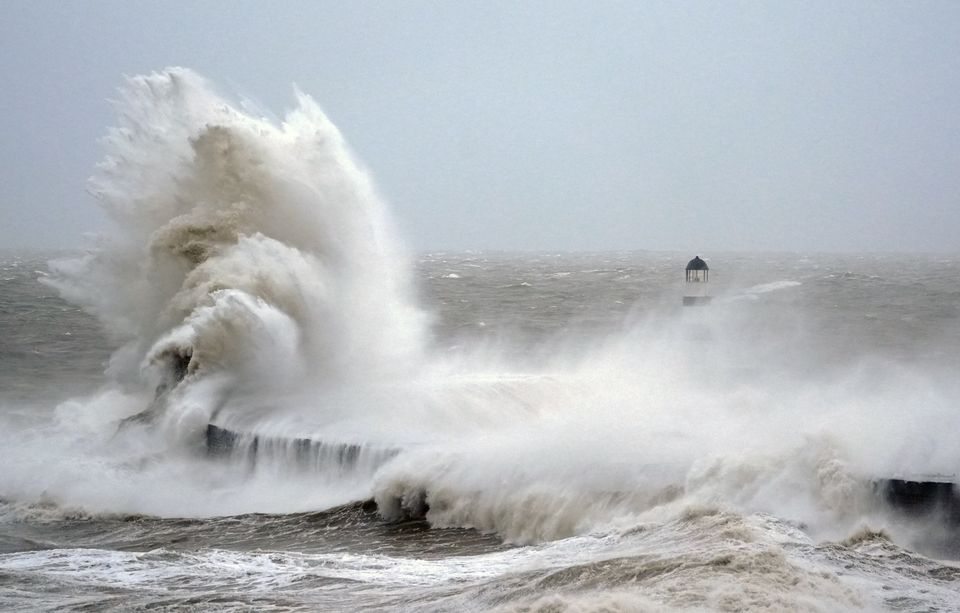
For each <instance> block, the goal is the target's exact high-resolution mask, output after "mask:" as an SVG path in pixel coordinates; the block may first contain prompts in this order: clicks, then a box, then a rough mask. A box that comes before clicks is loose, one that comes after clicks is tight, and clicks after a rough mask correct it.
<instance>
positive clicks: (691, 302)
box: [683, 255, 710, 306]
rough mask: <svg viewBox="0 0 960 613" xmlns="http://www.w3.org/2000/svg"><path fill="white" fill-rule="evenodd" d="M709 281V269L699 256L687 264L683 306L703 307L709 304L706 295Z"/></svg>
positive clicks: (708, 297)
mask: <svg viewBox="0 0 960 613" xmlns="http://www.w3.org/2000/svg"><path fill="white" fill-rule="evenodd" d="M709 279H710V267H709V266H707V263H706V262H704V261H703V260H701V259H700V256H699V255H698V256H697V257H695V258H693V259H692V260H690V261H689V262H687V280H686V283H684V291H683V306H703V305H706V304H710V296H709V295H708V294H707V281H708V280H709Z"/></svg>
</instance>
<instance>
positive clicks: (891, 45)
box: [0, 0, 960, 252]
mask: <svg viewBox="0 0 960 613" xmlns="http://www.w3.org/2000/svg"><path fill="white" fill-rule="evenodd" d="M0 15H2V18H0V77H2V84H3V85H2V88H0V131H2V134H3V146H2V148H0V169H2V170H0V247H2V246H7V247H19V246H77V245H81V244H83V239H82V233H83V232H85V231H91V230H97V229H99V228H100V227H101V226H102V224H103V220H102V218H101V216H100V215H99V213H98V212H96V211H95V209H94V205H93V203H92V199H90V198H89V197H88V196H86V195H85V194H84V191H83V190H84V182H85V178H86V177H87V176H88V175H89V174H90V172H91V170H92V167H93V165H94V164H95V163H96V161H97V160H98V159H99V157H100V151H99V148H98V145H97V142H96V140H97V139H98V138H99V137H100V136H101V135H102V134H103V133H104V130H105V128H106V127H107V126H108V125H111V124H112V122H113V117H112V114H111V110H110V108H109V106H108V105H107V104H106V103H105V99H106V98H108V97H111V96H112V95H113V92H114V90H115V89H116V87H117V86H118V85H119V83H120V79H121V74H123V73H126V74H138V73H144V72H149V71H152V70H157V69H161V68H163V67H165V66H169V65H182V66H187V67H190V68H193V69H195V70H197V71H198V72H200V73H201V74H203V75H205V76H206V77H207V78H209V79H210V80H211V81H213V82H214V83H216V84H218V85H219V87H220V89H221V90H222V91H224V92H225V93H227V94H234V93H238V94H242V95H246V96H249V97H251V98H254V99H256V100H258V101H259V102H260V103H261V104H262V105H264V106H265V107H267V108H269V109H271V110H273V111H275V112H276V113H277V114H280V113H282V111H283V110H284V109H285V108H287V107H289V106H290V105H291V104H292V95H291V92H292V87H291V84H292V83H294V82H296V83H297V84H298V85H299V86H300V87H301V88H302V89H303V90H304V91H305V92H307V93H309V94H311V95H312V96H314V97H315V98H316V99H317V100H318V102H319V103H320V104H321V106H323V108H324V109H325V110H326V111H327V113H328V114H329V115H330V117H331V119H332V120H333V121H334V122H335V123H336V124H337V125H338V126H339V127H340V129H341V130H342V131H343V132H344V134H345V136H346V137H347V139H348V141H349V142H350V143H351V144H352V146H353V149H354V150H355V151H356V152H357V154H358V156H359V157H360V159H361V160H362V161H363V162H364V163H365V164H366V165H367V166H368V167H369V168H370V169H371V171H372V173H373V175H374V177H375V179H376V181H377V183H378V185H379V186H380V191H381V192H382V193H383V194H384V195H385V197H386V198H387V200H388V201H389V202H390V204H391V207H392V210H393V211H394V215H395V217H396V219H397V220H398V222H399V224H400V226H401V228H402V231H403V234H404V235H405V238H406V240H407V242H408V243H409V244H411V245H412V246H414V247H415V248H418V249H437V248H493V249H504V248H506V249H681V250H686V251H691V252H693V251H698V252H708V251H710V250H718V249H731V250H752V249H777V250H780V249H784V250H824V251H837V250H840V251H856V250H869V251H956V250H958V249H960V239H958V234H960V115H958V112H960V2H913V3H908V2H863V3H861V2H835V1H830V2H822V3H818V2H776V3H775V2H759V1H757V2H748V3H735V2H712V3H705V2H669V3H667V2H623V3H620V2H565V1H559V0H558V1H553V2H543V3H540V2H536V3H535V2H469V3H467V2H377V3H374V2H359V3H358V2H343V3H327V2H303V3H299V2H275V3H266V2H211V1H199V2H195V1H184V2H179V1H177V2H174V1H168V2H130V1H129V0H124V1H122V2H107V1H98V2H34V1H31V2H27V1H10V2H6V3H4V4H3V5H2V6H0Z"/></svg>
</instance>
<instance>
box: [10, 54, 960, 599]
mask: <svg viewBox="0 0 960 613" xmlns="http://www.w3.org/2000/svg"><path fill="white" fill-rule="evenodd" d="M116 104H117V106H118V117H119V119H118V126H117V127H115V128H113V129H111V130H110V131H109V132H108V136H107V138H106V140H105V148H106V155H105V159H104V162H103V163H102V164H101V165H100V166H99V167H98V169H97V171H96V174H95V176H94V179H93V180H92V183H91V189H92V191H93V192H94V193H95V194H96V195H97V197H98V198H99V200H100V203H101V205H102V207H103V208H104V210H105V211H106V212H107V214H108V216H109V217H110V219H111V223H112V225H111V228H110V229H109V230H108V231H107V232H106V233H105V234H104V236H103V237H102V238H101V239H100V241H99V242H98V243H97V244H96V245H93V246H92V247H91V249H90V250H89V251H87V252H83V253H74V252H52V253H47V252H10V251H6V252H0V361H2V363H0V608H2V609H3V610H44V609H57V610H102V609H105V608H115V609H120V610H142V609H155V608H159V609H164V608H169V609H184V610H204V611H206V610H278V611H285V610H304V611H315V610H331V611H339V610H359V609H369V610H409V611H438V610H439V611H463V610H473V611H488V610H496V611H593V610H600V611H621V610H622V611H662V610H693V611H735V610H769V611H783V610H804V611H845V610H868V611H882V610H892V611H950V610H960V562H957V560H960V541H958V540H957V538H956V532H957V531H956V527H955V526H953V525H952V524H951V523H950V522H949V521H947V520H946V519H945V518H942V517H938V516H936V515H927V514H919V515H918V514H906V513H903V512H902V511H901V510H898V509H896V508H892V507H890V506H889V505H888V504H886V503H885V502H884V500H883V499H882V497H881V496H880V495H879V494H878V493H877V491H876V487H875V484H876V482H877V480H878V479H884V478H890V477H901V478H903V477H907V478H908V477H910V476H917V475H931V474H937V475H948V476H949V475H956V474H957V473H958V471H960V445H958V444H957V441H956V436H955V433H956V432H958V431H960V428H958V426H960V411H958V410H957V408H958V399H960V381H958V379H957V376H956V375H957V373H958V372H960V369H958V367H960V356H958V351H957V349H958V348H960V318H958V313H960V307H958V304H960V302H958V299H960V289H958V286H957V279H958V278H960V274H958V273H960V256H957V255H885V254H866V255H858V254H847V255H837V254H812V253H810V254H803V253H769V254H763V253H752V254H741V253H708V254H701V255H702V256H704V257H705V258H706V259H707V261H708V262H709V264H710V267H711V279H710V283H709V284H708V285H709V288H710V293H711V295H712V296H713V300H712V303H711V304H710V305H709V306H706V307H682V306H681V299H682V296H683V295H684V293H685V291H686V289H685V287H684V281H683V267H684V264H685V263H686V261H687V260H689V259H690V258H691V257H693V255H694V254H693V253H664V252H649V251H642V250H637V251H630V252H602V253H493V252H443V253H441V252H434V253H423V254H416V253H413V252H411V251H409V250H406V249H405V248H404V246H403V245H402V243H401V242H400V241H399V240H398V239H397V237H396V234H395V232H394V231H393V229H392V222H391V220H390V212H389V210H388V209H387V207H386V206H385V205H384V204H383V201H382V200H381V199H380V198H379V196H378V195H377V193H376V190H375V188H374V185H373V181H372V179H371V178H370V176H369V175H368V174H367V173H366V171H365V170H364V169H363V168H362V166H360V165H359V164H358V163H357V162H356V161H355V160H354V159H353V157H352V155H351V154H350V152H349V150H348V148H347V147H346V145H345V142H344V140H343V138H342V137H341V135H340V134H339V132H338V131H337V130H336V128H335V127H334V126H333V125H332V124H331V123H330V122H329V120H327V119H326V117H325V116H324V115H323V114H322V112H321V111H320V110H319V108H318V107H317V105H316V104H315V103H314V102H313V101H312V100H311V99H310V98H309V97H307V96H305V95H303V94H298V98H297V107H296V109H295V110H294V111H292V112H291V113H289V114H288V115H287V117H286V118H285V119H284V120H283V121H282V122H279V123H274V122H270V121H268V120H265V119H262V118H260V117H258V116H257V114H255V113H251V112H248V111H247V110H245V109H244V108H243V107H242V105H235V104H231V103H230V102H229V101H228V100H225V99H223V98H221V97H220V96H218V95H217V94H215V93H214V92H213V90H212V89H211V88H210V86H209V85H208V84H207V83H206V82H205V81H204V80H203V79H202V78H200V77H198V76H197V75H195V74H194V73H192V72H190V71H188V70H183V69H171V70H167V71H164V72H161V73H157V74H153V75H149V76H145V77H135V78H132V79H130V80H129V81H128V82H126V83H125V84H124V86H123V88H122V89H121V91H120V94H119V96H118V102H117V103H116ZM638 247H642V245H639V246H638ZM209 424H214V425H215V426H217V427H219V428H224V429H227V430H229V431H231V432H235V433H237V437H236V439H235V440H234V441H233V444H232V446H231V447H230V449H228V450H226V451H224V452H222V453H218V454H211V453H209V451H208V449H207V445H206V439H205V433H206V432H207V427H208V425H209Z"/></svg>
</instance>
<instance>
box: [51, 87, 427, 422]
mask: <svg viewBox="0 0 960 613" xmlns="http://www.w3.org/2000/svg"><path fill="white" fill-rule="evenodd" d="M296 101H297V106H296V108H295V109H294V110H292V111H291V112H290V113H288V115H287V116H286V117H285V119H284V121H283V122H282V123H280V124H279V125H277V124H275V123H273V122H270V121H268V120H265V119H262V118H259V117H254V116H251V115H249V114H246V113H245V112H243V111H242V110H240V109H239V108H237V107H236V106H234V105H232V104H231V103H230V102H228V101H227V100H225V99H223V98H221V97H220V96H218V95H217V94H216V93H214V92H213V91H212V89H211V87H210V86H209V85H208V84H207V83H206V82H205V80H204V79H202V78H201V77H199V76H198V75H196V74H195V73H193V72H191V71H190V70H187V69H182V68H170V69H167V70H164V71H162V72H160V73H154V74H151V75H149V76H140V77H133V78H130V79H128V80H127V81H126V83H125V84H124V86H123V87H122V88H121V89H120V92H119V97H118V99H117V100H116V102H115V106H116V110H117V114H118V117H119V124H118V125H117V127H115V128H112V129H111V130H110V131H109V133H108V135H107V136H106V138H105V139H104V145H105V147H106V158H105V160H104V161H103V162H102V163H101V164H100V165H99V167H98V170H97V173H96V175H95V176H94V177H93V178H92V179H91V191H92V193H93V194H94V195H95V196H96V197H97V199H98V200H99V202H100V205H101V207H102V208H103V210H104V211H105V212H106V214H107V216H108V217H109V219H110V222H111V228H110V229H109V230H108V231H107V233H106V234H105V235H104V236H102V237H101V239H100V241H99V243H98V245H97V248H96V249H95V250H94V251H93V252H91V253H90V254H88V255H87V256H86V257H84V258H82V259H80V260H69V261H61V262H56V263H54V264H53V265H52V269H53V272H54V275H53V276H52V277H51V279H50V283H52V284H53V285H55V286H56V287H57V288H58V289H59V290H60V291H61V293H62V294H63V295H64V296H65V297H66V298H68V299H69V300H71V301H73V302H76V303H78V304H81V305H83V306H84V307H85V308H87V309H88V310H89V311H90V312H91V313H93V314H95V315H96V316H97V317H98V318H99V320H100V321H101V323H102V324H103V326H104V328H105V329H106V330H107V331H108V333H110V334H111V335H112V336H113V338H114V339H115V342H117V343H119V344H120V345H121V348H120V349H118V350H117V351H116V353H115V354H114V356H113V358H112V359H111V364H110V368H109V374H110V375H111V377H112V378H113V379H114V380H115V381H118V382H120V383H122V384H124V385H127V386H133V387H137V386H144V385H145V386H156V385H158V384H160V383H162V380H163V379H164V377H167V378H169V377H170V372H171V371H177V370H182V371H183V372H180V373H176V374H175V375H174V378H179V376H180V375H182V376H184V377H185V378H186V382H187V383H188V384H193V383H194V382H197V381H201V380H204V381H206V383H205V387H206V388H208V389H206V390H205V391H204V394H202V395H204V396H207V397H206V398H203V399H201V398H198V397H197V396H198V395H197V394H194V395H193V397H192V398H190V399H189V400H190V401H189V402H188V401H187V400H188V398H187V396H190V393H189V392H187V391H180V392H179V393H178V397H177V398H176V400H178V402H166V403H164V405H165V406H166V407H167V409H168V410H172V411H173V412H174V413H176V412H177V411H191V412H195V413H198V415H197V416H196V419H192V420H190V421H191V423H192V424H193V425H199V424H201V423H202V422H203V421H204V419H205V418H208V417H209V415H210V413H211V412H212V410H214V407H215V406H216V404H217V403H218V402H221V401H222V399H223V397H224V396H225V395H226V394H228V393H231V392H232V391H234V392H235V391H236V390H237V389H238V388H241V389H242V391H243V392H244V393H261V394H264V395H269V393H270V392H271V391H276V390H281V389H282V390H289V389H290V387H291V386H295V385H297V384H298V383H300V382H303V381H309V382H310V384H311V385H313V386H322V385H324V384H328V385H342V384H344V383H345V382H348V381H350V380H357V379H360V380H363V379H366V378H374V379H377V380H380V379H384V378H389V377H392V376H398V375H399V374H400V373H404V372H408V371H409V369H410V368H415V364H416V363H417V362H418V360H419V357H420V352H421V342H422V337H423V330H424V317H423V314H422V313H421V311H419V310H418V308H417V307H416V306H415V305H414V303H413V301H412V299H411V293H410V289H409V286H408V272H409V268H408V266H407V258H406V255H405V253H404V252H403V250H402V249H401V248H400V246H399V245H398V243H397V241H396V240H395V238H394V235H393V233H392V231H391V229H390V227H389V226H390V220H389V216H388V215H387V213H386V211H385V209H384V206H383V204H382V202H381V200H380V199H379V197H378V196H377V194H376V191H375V189H374V188H373V186H372V182H371V180H370V178H369V176H368V174H367V173H366V172H365V171H364V170H363V169H362V168H360V167H359V165H358V164H357V163H356V162H355V161H354V159H353V157H352V156H351V155H350V153H349V151H348V150H347V147H346V145H345V143H344V140H343V138H342V137H341V135H340V133H339V132H338V130H337V129H336V128H335V127H334V125H333V124H332V123H331V122H330V121H329V120H328V119H327V118H326V116H325V115H324V114H323V113H322V112H321V111H320V109H319V107H318V106H317V105H316V103H315V102H314V101H313V100H312V99H311V98H310V97H308V96H306V95H304V94H302V93H300V92H297V95H296ZM214 378H216V379H217V382H218V383H217V385H211V384H210V381H212V380H213V379H214ZM167 387H170V386H169V382H168V385H167ZM214 387H217V388H219V389H210V388H214ZM173 399H174V398H173V397H171V400H173ZM174 405H175V406H174ZM168 417H169V418H170V419H172V420H173V421H175V422H179V421H180V417H178V416H176V415H172V416H168Z"/></svg>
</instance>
